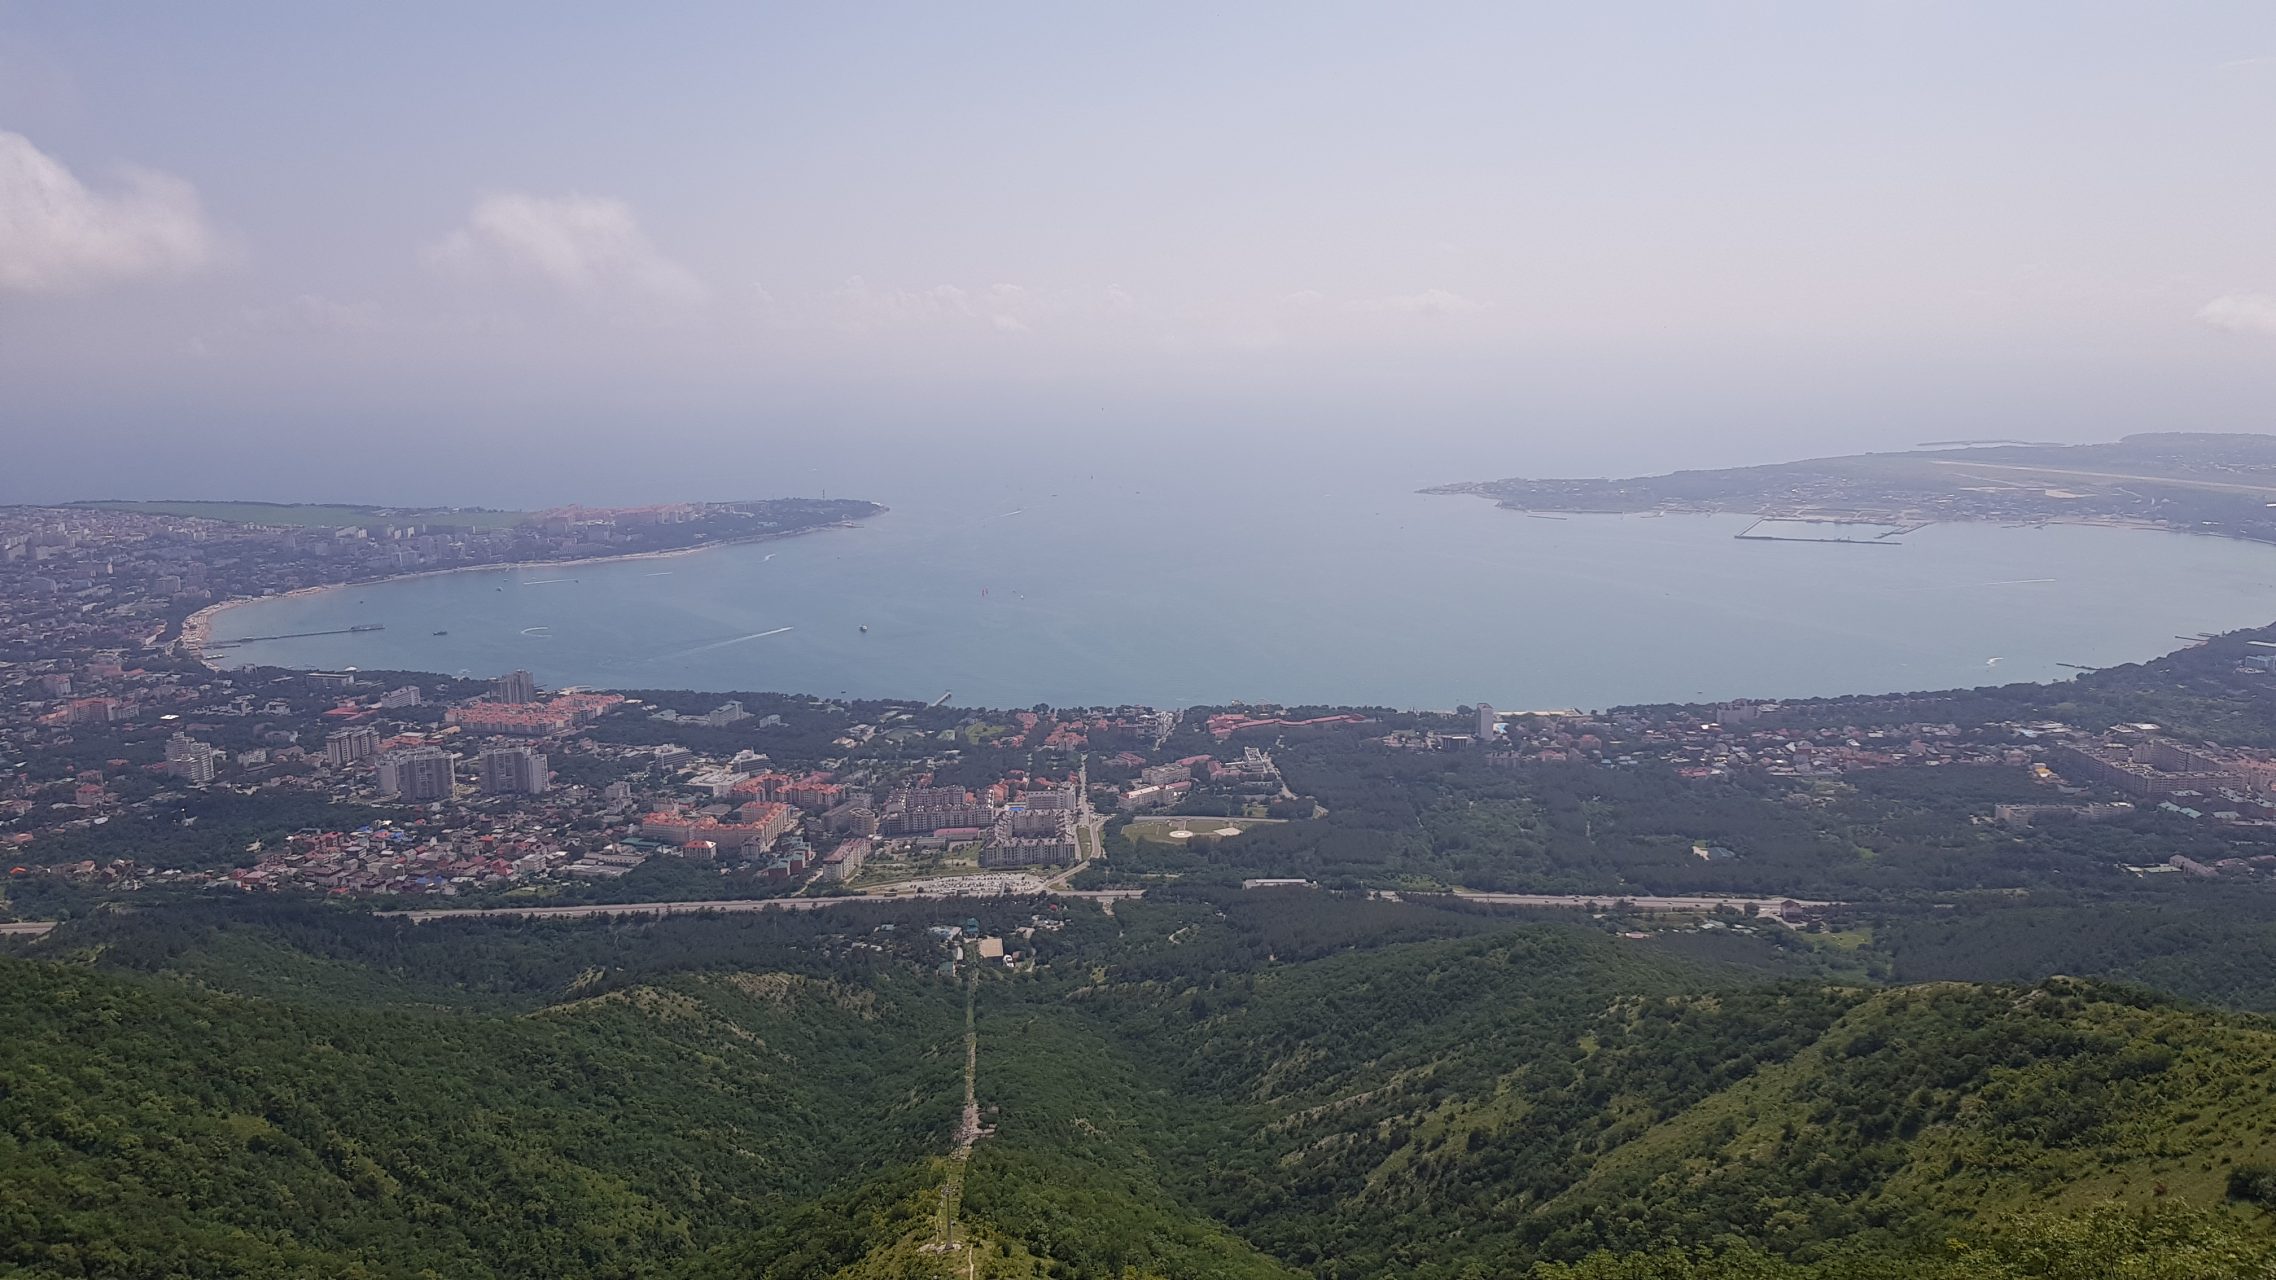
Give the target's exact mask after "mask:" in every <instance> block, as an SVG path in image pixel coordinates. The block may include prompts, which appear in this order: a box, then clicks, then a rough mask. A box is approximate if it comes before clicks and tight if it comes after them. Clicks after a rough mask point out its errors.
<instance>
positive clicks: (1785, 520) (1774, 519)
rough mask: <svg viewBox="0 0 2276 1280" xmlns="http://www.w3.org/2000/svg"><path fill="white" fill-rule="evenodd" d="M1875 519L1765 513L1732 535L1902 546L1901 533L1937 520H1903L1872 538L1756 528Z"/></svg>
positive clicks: (1744, 538)
mask: <svg viewBox="0 0 2276 1280" xmlns="http://www.w3.org/2000/svg"><path fill="white" fill-rule="evenodd" d="M1875 523H1879V522H1878V521H1866V520H1828V519H1825V518H1823V517H1810V516H1763V517H1761V518H1759V519H1757V520H1756V521H1755V522H1754V523H1753V524H1750V525H1748V526H1747V527H1746V528H1744V529H1741V530H1739V531H1738V532H1737V533H1734V534H1732V535H1731V536H1732V537H1734V538H1737V539H1739V540H1741V541H1743V542H1838V543H1841V544H1842V545H1844V546H1851V547H1896V546H1902V545H1904V544H1903V543H1900V542H1897V541H1896V539H1898V538H1901V537H1903V536H1905V535H1906V534H1908V533H1918V532H1920V531H1921V530H1923V529H1925V528H1927V527H1928V526H1929V525H1930V524H1932V523H1934V522H1933V521H1928V520H1922V521H1918V522H1915V523H1912V524H1902V525H1897V526H1895V527H1893V528H1888V529H1883V530H1882V531H1881V532H1879V533H1876V534H1874V535H1873V536H1872V537H1870V538H1851V537H1846V536H1836V537H1822V538H1821V537H1811V536H1807V535H1804V534H1797V533H1756V532H1755V530H1757V529H1760V528H1761V527H1762V526H1764V525H1766V524H1781V525H1784V524H1834V525H1846V524H1875Z"/></svg>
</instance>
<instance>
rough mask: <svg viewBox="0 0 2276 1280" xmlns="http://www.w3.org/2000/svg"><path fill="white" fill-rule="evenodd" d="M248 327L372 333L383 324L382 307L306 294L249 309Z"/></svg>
mask: <svg viewBox="0 0 2276 1280" xmlns="http://www.w3.org/2000/svg"><path fill="white" fill-rule="evenodd" d="M244 319H245V327H247V328H248V329H253V330H256V331H259V332H262V333H369V332H372V331H373V330H376V329H378V328H380V327H381V325H380V315H379V310H378V308H376V307H374V306H372V304H370V303H368V302H340V301H337V300H335V299H332V298H327V297H324V296H322V295H321V294H314V293H304V294H301V295H300V296H299V297H296V298H293V299H292V300H290V301H288V302H282V303H279V304H277V305H275V306H269V307H254V308H251V309H249V310H247V311H246V312H245V317H244Z"/></svg>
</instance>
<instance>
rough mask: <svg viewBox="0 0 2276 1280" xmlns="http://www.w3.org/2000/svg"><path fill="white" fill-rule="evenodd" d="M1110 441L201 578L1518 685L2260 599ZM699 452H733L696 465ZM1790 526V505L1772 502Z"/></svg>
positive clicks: (643, 665)
mask: <svg viewBox="0 0 2276 1280" xmlns="http://www.w3.org/2000/svg"><path fill="white" fill-rule="evenodd" d="M1416 470H1417V468H1412V467H1410V468H1406V469H1405V470H1404V471H1402V469H1401V468H1399V467H1397V466H1391V465H1381V466H1376V465H1357V464H1348V463H1347V464H1344V465H1326V464H1323V463H1322V462H1321V461H1320V460H1318V459H1306V458H1304V457H1302V456H1301V451H1298V456H1292V457H1291V456H1283V457H1279V458H1277V459H1261V460H1260V459H1256V458H1248V457H1240V458H1235V457H1230V456H1228V457H1226V458H1222V459H1216V458H1212V457H1211V456H1210V455H1209V454H1208V452H1207V451H1206V450H1203V451H1202V452H1201V454H1200V456H1196V455H1195V452H1194V451H1193V450H1191V449H1190V448H1189V449H1182V450H1180V451H1179V452H1178V455H1177V456H1176V457H1174V458H1170V457H1157V456H1154V455H1152V454H1151V453H1150V452H1149V450H1148V449H1147V447H1146V444H1145V442H1144V441H1142V440H1140V441H1135V442H1129V443H1128V444H1127V445H1126V446H1121V447H1117V448H1115V449H1112V450H1102V449H1098V448H1087V449H1081V450H1073V451H1065V452H1059V451H1051V450H1041V449H1038V450H1031V451H1027V452H1025V453H1022V454H1019V455H1017V456H1008V457H959V458H956V459H954V460H953V463H952V462H951V461H949V460H947V459H946V456H945V455H943V457H942V460H941V461H939V462H938V464H937V465H930V466H928V465H922V464H921V462H920V463H919V464H916V465H912V464H910V463H909V461H908V460H907V459H903V460H901V463H900V465H884V464H882V463H880V464H877V465H864V464H863V463H862V460H861V459H859V458H850V459H841V460H840V465H839V466H838V467H837V468H836V469H834V470H832V471H831V472H829V474H828V475H827V476H824V475H822V474H821V473H820V471H819V470H818V469H809V468H800V469H797V470H795V471H784V472H775V473H766V472H759V473H754V474H752V475H749V476H737V477H732V478H730V479H729V480H727V481H726V482H725V483H728V484H730V485H731V486H732V487H733V488H734V490H735V491H736V492H738V493H744V494H748V495H749V496H767V495H769V494H776V493H813V492H816V490H817V485H816V481H817V480H818V479H819V480H822V481H823V483H825V484H828V483H829V482H830V481H832V480H834V481H835V487H830V488H828V489H827V491H828V492H831V493H836V494H838V495H839V496H852V497H864V498H871V499H873V500H876V501H880V502H884V503H886V504H887V505H888V506H889V508H890V509H889V510H888V511H886V512H885V513H884V514H881V515H878V516H876V517H875V518H873V519H870V520H866V521H864V522H862V523H861V524H860V525H859V526H858V527H851V528H842V529H829V530H823V531H819V532H815V533H811V534H807V535H803V536H799V537H793V538H786V539H779V540H775V541H771V542H763V543H751V544H744V545H738V546H730V547H719V548H712V549H708V550H704V551H700V552H696V553H693V554H687V555H679V556H671V557H665V558H654V559H629V560H617V561H602V562H588V563H581V564H573V565H548V566H541V567H534V568H510V569H492V570H477V571H470V572H461V573H450V574H437V575H429V576H422V577H410V578H403V579H397V580H393V581H388V582H379V583H369V584H364V585H360V586H351V587H345V588H340V589H336V590H330V591H324V592H319V593H313V594H309V595H304V596H298V597H292V598H270V599H265V600H259V601H254V602H250V603H247V604H245V605H242V606H240V607H236V608H232V609H229V610H227V611H225V612H223V613H221V614H220V615H219V616H218V617H217V618H216V619H215V621H214V626H213V633H212V634H213V636H214V637H215V638H216V639H223V640H228V639H236V638H239V637H244V636H255V635H280V634H285V633H296V632H319V631H333V630H341V629H345V628H347V627H350V626H356V625H363V624H376V625H377V626H379V627H380V628H382V629H380V630H374V631H364V632H359V633H354V634H348V635H324V636H312V637H308V638H304V639H289V640H268V641H260V642H256V643H252V644H248V645H245V646H242V647H238V648H233V649H228V650H225V651H222V652H224V653H226V655H227V656H226V659H225V661H226V662H227V663H229V664H252V663H258V664H265V665H281V666H286V667H299V668H320V669H340V668H347V667H357V668H363V669H407V670H412V671H434V672H442V673H446V674H457V675H471V676H480V677H487V676H491V675H495V674H497V673H500V672H503V671H508V670H512V669H516V668H522V669H527V670H529V671H530V672H532V673H533V674H535V675H536V677H537V678H538V679H539V680H540V681H541V682H542V683H545V684H547V685H549V686H565V685H584V686H597V687H602V688H612V689H699V690H717V691H722V692H724V691H736V690H741V691H780V692H793V693H805V694H815V695H824V696H850V697H886V698H909V699H924V700H931V699H934V698H940V697H947V698H949V699H950V700H951V701H952V702H954V703H956V704H959V705H966V706H986V707H1026V706H1032V705H1036V704H1050V705H1052V706H1090V705H1112V704H1124V703H1137V704H1144V705H1148V706H1154V707H1164V708H1169V707H1185V706H1192V705H1198V704H1225V703H1231V702H1235V701H1246V702H1276V703H1284V704H1336V705H1371V706H1391V707H1403V708H1445V707H1453V706H1456V705H1459V704H1464V703H1478V702H1488V703H1491V704H1493V705H1494V706H1497V707H1501V708H1505V709H1546V708H1567V707H1577V708H1583V709H1593V708H1603V707H1609V706H1616V705H1622V704H1633V703H1649V702H1667V701H1694V700H1721V699H1729V698H1737V697H1754V698H1780V697H1799V696H1817V695H1833V694H1852V693H1865V694H1871V693H1885V692H1896V691H1905V690H1922V689H1941V688H1953V687H1967V686H1976V685H1987V684H2007V683H2013V682H2017V681H2048V680H2061V679H2066V678H2069V677H2071V676H2073V675H2075V674H2076V673H2077V671H2078V669H2079V668H2082V667H2101V666H2108V665H2112V664H2117V663H2124V662H2132V661H2139V660H2142V659H2145V658H2149V657H2151V656H2154V655H2156V654H2159V653H2163V652H2166V651H2168V650H2170V649H2173V648H2176V647H2178V646H2179V645H2181V644H2183V643H2186V642H2187V638H2188V637H2192V636H2196V635H2198V634H2201V633H2205V632H2218V631H2223V630H2229V629H2233V628H2237V627H2242V626H2257V625H2262V624H2265V623H2268V622H2270V621H2271V620H2276V548H2271V547H2268V546H2261V545H2255V544H2248V543H2243V542H2238V541H2231V540H2224V539H2218V538H2211V537H2196V536H2187V535H2181V534H2174V533H2165V532H2154V531H2148V530H2140V529H2123V528H2107V527H2089V526H2079V525H2048V526H2043V527H2003V526H2000V525H1996V524H1967V523H1955V524H1938V525H1931V526H1929V527H1927V528H1924V529H1920V530H1918V531H1915V532H1910V533H1905V534H1903V535H1901V536H1897V537H1891V538H1882V539H1873V538H1872V535H1873V534H1875V533H1878V532H1880V530H1877V529H1876V530H1869V531H1864V532H1863V533H1861V534H1859V536H1860V537H1861V538H1864V539H1868V540H1870V541H1860V542H1848V543H1840V542H1787V541H1759V540H1750V539H1741V538H1739V537H1737V536H1735V535H1737V534H1739V533H1740V532H1742V531H1744V530H1745V529H1746V528H1747V527H1748V526H1749V525H1750V524H1752V523H1753V522H1752V521H1751V520H1750V519H1747V518H1741V517H1729V516H1709V515H1664V516H1663V515H1603V516H1584V515H1573V516H1563V517H1550V516H1541V515H1527V514H1524V513H1520V512H1516V511H1508V510H1503V509H1500V508H1497V507H1495V506H1494V505H1493V504H1492V503H1490V502H1488V501H1486V500H1484V499H1481V498H1476V497H1467V496H1432V495H1425V494H1421V493H1418V492H1416V491H1415V488H1416V486H1417V484H1418V483H1427V482H1429V481H1430V480H1438V481H1445V480H1456V479H1464V478H1474V477H1480V476H1487V475H1493V474H1499V473H1512V472H1521V471H1522V470H1523V468H1522V467H1520V466H1515V465H1512V466H1507V467H1503V468H1500V469H1498V470H1494V469H1489V470H1484V471H1480V470H1478V469H1476V467H1474V466H1473V467H1472V468H1471V469H1469V470H1467V471H1452V472H1451V473H1449V472H1448V470H1446V469H1443V468H1441V469H1436V470H1435V471H1433V472H1424V473H1423V474H1419V475H1418V474H1415V472H1416ZM712 483H714V484H717V483H721V481H719V480H718V479H717V478H716V477H714V478H713V480H712ZM1783 532H1791V531H1790V530H1789V531H1783Z"/></svg>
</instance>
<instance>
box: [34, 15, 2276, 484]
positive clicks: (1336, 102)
mask: <svg viewBox="0 0 2276 1280" xmlns="http://www.w3.org/2000/svg"><path fill="white" fill-rule="evenodd" d="M2272 408H2276V6H2271V5H2269V4H2267V3H2265V2H2260V3H2240V4H2234V5H2193V4H2185V3H2180V4H2160V5H2149V4H2135V5H2115V4H2091V3H2080V2H2078V0H2067V2H2063V3H2047V4H1984V3H1951V4H1943V3H1921V2H1917V0H1907V2H1904V3H1856V4H1831V5H1829V4H1823V3H1795V4H1785V5H1772V4H1764V5H1750V4H1712V5H1703V4H1690V3H1684V4H1667V5H1649V6H1647V5H1625V6H1623V5H1578V4H1570V3H1558V4H1539V5H1525V4H1514V3H1496V4H1486V5H1478V6H1461V5H1422V6H1417V5H1399V6H1390V5H1383V6H1374V7H1343V6H1327V5H1321V4H1312V3H1306V4H1293V5H1285V6H1276V5H1265V4H1236V5H1223V4H1210V5H1191V6H1183V5H1159V4H1157V5H1145V6H1135V5H1132V6H1107V5H1090V4H1073V5H1070V4H1050V5H1044V4H1035V5H1023V4H924V5H912V6H907V7H898V6H881V5H865V4H844V5H827V6H823V5H801V6H791V7H782V8H767V7H762V6H755V5H749V4H731V5H729V4H722V5H717V6H700V5H686V6H640V7H637V8H634V7H631V6H624V5H575V4H563V3H557V2H553V0H548V2H546V3H533V4H525V5H505V4H483V5H461V4H448V5H445V4H426V5H422V4H409V3H403V4H390V5H370V6H347V5H329V4H300V3H285V2H284V0H277V2H276V3H268V4H237V3H221V2H209V3H199V4H174V3H167V4H155V3H154V4H139V5H138V4H124V3H119V4H100V5H86V4H73V3H64V2H62V0H58V2H57V3H51V4H18V3H6V2H4V0H0V440H4V443H5V444H6V446H7V448H6V453H5V455H4V456H5V459H6V462H5V463H4V464H0V499H6V498H41V497H46V498H56V497H71V496H87V495H90V494H97V493H104V494H122V495H137V494H139V495H151V494H179V495H185V496H201V495H213V496H220V495H227V494H244V495H247V496H261V497H285V498H290V497H324V498H333V497H343V496H365V497H370V498H373V499H385V498H389V497H396V496H400V497H401V498H403V499H405V500H458V501H481V500H484V499H485V497H486V496H487V495H486V490H485V487H484V486H485V485H486V484H488V485H492V486H494V487H496V488H498V489H499V490H500V492H499V494H498V495H497V497H495V498H493V499H492V500H527V499H530V498H532V497H536V498H553V497H558V498H559V499H561V500H568V499H573V498H583V499H586V500H594V501H607V500H609V499H611V498H615V497H619V496H623V497H626V498H632V497H644V496H652V492H653V491H654V490H655V489H657V488H660V487H664V486H666V485H667V484H668V483H669V482H668V480H667V479H666V478H665V470H664V469H662V468H661V467H659V466H658V465H656V464H654V463H653V462H652V461H647V462H641V463H638V464H635V463H632V462H628V461H626V459H628V458H630V457H632V456H634V455H637V456H638V457H639V458H642V459H650V460H652V459H654V458H656V457H658V456H666V455H669V456H674V457H677V458H680V459H683V460H684V459H687V458H702V457H706V456H722V451H725V452H727V453H732V454H733V456H736V457H749V456H759V455H763V454H764V453H765V452H766V451H767V450H770V449H782V450H789V451H792V452H796V453H797V454H798V456H801V457H804V456H806V454H807V453H808V452H811V451H812V450H814V449H816V448H820V449H823V450H825V451H827V450H828V449H831V448H840V449H844V450H855V449H871V448H875V447H877V446H878V444H879V443H880V442H894V441H902V442H909V443H911V444H912V445H914V446H923V447H929V448H936V449H937V448H939V447H941V445H942V442H944V441H946V442H957V443H961V442H967V441H969V442H973V443H975V444H977V445H984V446H985V447H988V448H999V447H1000V448H1015V449H1016V448H1023V447H1029V448H1031V447H1058V445H1060V444H1062V443H1064V442H1065V440H1066V439H1067V437H1068V435H1069V433H1070V432H1072V433H1076V434H1080V435H1082V436H1084V437H1085V438H1086V439H1091V440H1095V439H1098V438H1102V437H1114V438H1141V439H1144V438H1160V439H1165V440H1169V441H1173V442H1176V443H1178V444H1179V445H1180V447H1191V446H1192V445H1193V443H1194V442H1196V441H1210V440H1215V441H1219V442H1230V445H1232V446H1237V447H1238V448H1239V449H1240V450H1243V451H1246V452H1245V453H1244V456H1261V455H1263V454H1268V453H1269V452H1270V451H1271V450H1272V449H1275V448H1282V447H1304V448H1335V447H1342V446H1343V445H1345V444H1351V445H1352V446H1353V447H1354V448H1361V449H1373V450H1376V451H1378V452H1380V451H1381V450H1383V449H1384V448H1386V447H1387V446H1386V444H1385V442H1386V441H1390V442H1393V443H1403V442H1408V441H1411V442H1413V444H1412V448H1413V449H1414V450H1415V451H1417V452H1418V453H1421V454H1427V455H1428V456H1429V457H1430V459H1431V461H1430V463H1429V465H1427V466H1420V470H1421V471H1424V472H1434V473H1435V472H1442V471H1444V470H1445V469H1446V468H1448V467H1457V468H1458V469H1457V470H1455V471H1454V472H1453V473H1452V474H1444V475H1437V476H1436V478H1443V479H1455V478H1463V477H1464V476H1466V475H1473V474H1483V475H1495V474H1513V473H1526V472H1539V471H1552V472H1564V471H1573V470H1580V471H1596V470H1620V469H1639V470H1659V469H1664V468H1666V467H1668V466H1675V465H1686V464H1698V463H1718V462H1726V461H1749V460H1771V459H1775V458H1779V457H1784V456H1791V455H1794V454H1797V453H1802V452H1825V451H1832V450H1838V449H1846V448H1855V447H1872V446H1901V445H1904V444H1908V443H1911V442H1913V441H1916V440H1927V439H1940V438H1950V437H1969V436H2021V437H2025V438H2031V439H2096V438H2107V437H2110V436H2114V435H2117V434H2122V433H2124V432H2127V431H2135V430H2156V429H2177V428H2178V429H2197V430H2263V429H2276V426H2272V423H2276V414H2272V413H2271V409H2272ZM817 442H819V443H817ZM928 442H929V443H928ZM595 459H604V460H606V464H605V465H602V464H599V463H596V462H595V461H594V460H595ZM677 465H684V462H683V463H681V464H677ZM445 471H447V472H449V473H450V477H451V478H449V479H448V480H447V481H446V480H444V479H441V478H439V477H438V473H440V472H445ZM507 471H511V472H512V473H513V476H512V480H511V483H508V481H507V479H506V478H505V477H504V475H503V473H504V472H507ZM1426 478H1427V477H1426ZM374 485H376V486H384V487H389V489H390V491H389V492H387V493H365V492H362V487H363V486H374ZM612 486H615V488H618V489H622V490H624V492H622V493H621V494H620V493H619V492H616V491H612ZM728 487H729V488H731V489H736V490H738V491H742V490H747V489H749V488H750V487H751V486H749V485H747V484H735V485H729V486H728ZM508 489H511V490H512V492H506V490H508ZM632 489H640V490H642V492H641V493H638V494H635V493H632V492H630V490H632ZM413 490H416V492H413ZM541 490H542V491H543V492H539V491H541Z"/></svg>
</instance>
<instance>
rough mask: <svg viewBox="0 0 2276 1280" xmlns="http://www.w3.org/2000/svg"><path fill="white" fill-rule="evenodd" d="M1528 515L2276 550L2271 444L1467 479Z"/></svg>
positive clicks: (1970, 451)
mask: <svg viewBox="0 0 2276 1280" xmlns="http://www.w3.org/2000/svg"><path fill="white" fill-rule="evenodd" d="M1423 492H1425V493H1435V494H1475V495H1477V496H1479V497H1483V498H1491V499H1493V500H1494V502H1495V503H1497V504H1498V505H1500V506H1504V507H1508V508H1510V509H1512V510H1517V511H1532V512H1575V513H1578V512H1602V513H1625V512H1645V511H1654V512H1709V513H1722V514H1736V515H1753V516H1762V517H1765V518H1769V519H1784V520H1814V521H1837V520H1838V521H1854V522H1858V523H1870V524H1885V525H1891V526H1896V527H1900V528H1902V527H1907V526H1914V525H1919V524H1923V523H1928V522H1933V521H1942V520H1987V521H2001V522H2006V523H2045V522H2051V521H2063V522H2070V523H2092V524H2136V525H2143V526H2148V527H2154V528H2161V529H2171V530H2175V531H2179V532H2186V533H2213V534H2221V535H2224V536H2227V537H2234V538H2246V539H2251V540H2253V541H2259V542H2276V436H2267V435H2244V434H2235V435H2224V434H2206V433H2190V432H2156V433H2149V434H2143V435H2131V436H2127V437H2125V438H2124V439H2122V440H2119V441H2116V442H2115V443H2108V444H2081V445H2063V444H2006V443H2002V444H1995V445H1982V446H1961V447H1934V446H1924V447H1922V448H1920V449H1915V450H1909V451H1906V452H1901V453H1861V454H1851V455H1848V456H1844V457H1830V458H1810V459H1805V460H1803V461H1800V462H1781V463H1774V464H1770V465H1767V466H1753V467H1728V468H1723V469H1720V470H1709V471H1672V472H1669V473H1667V474H1665V475H1656V476H1637V477H1631V478H1628V479H1563V480H1560V479H1525V478H1511V479H1506V480H1479V481H1467V482H1462V483H1457V484H1447V485H1440V486H1437V487H1435V488H1431V489H1426V490H1424V491H1423Z"/></svg>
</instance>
